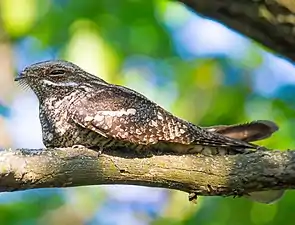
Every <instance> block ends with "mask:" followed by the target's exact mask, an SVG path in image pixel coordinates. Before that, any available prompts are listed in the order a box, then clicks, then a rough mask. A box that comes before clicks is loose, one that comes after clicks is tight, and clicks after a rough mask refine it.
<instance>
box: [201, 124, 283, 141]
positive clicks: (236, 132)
mask: <svg viewBox="0 0 295 225" xmlns="http://www.w3.org/2000/svg"><path fill="white" fill-rule="evenodd" d="M205 129H206V130H207V131H210V132H215V133H218V134H222V135H224V136H227V137H230V138H233V139H237V140H241V141H245V142H252V141H258V140H262V139H266V138H268V137H270V136H271V135H272V134H273V133H274V132H276V131H278V130H279V127H278V126H277V125H276V124H275V123H274V122H272V121H269V120H256V121H252V122H250V123H244V124H235V125H220V126H213V127H205Z"/></svg>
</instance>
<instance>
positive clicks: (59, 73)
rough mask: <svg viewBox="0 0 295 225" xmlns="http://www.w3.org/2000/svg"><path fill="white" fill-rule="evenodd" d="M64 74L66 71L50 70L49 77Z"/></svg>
mask: <svg viewBox="0 0 295 225" xmlns="http://www.w3.org/2000/svg"><path fill="white" fill-rule="evenodd" d="M65 73H66V71H64V70H52V71H51V72H50V75H54V76H60V75H64V74H65Z"/></svg>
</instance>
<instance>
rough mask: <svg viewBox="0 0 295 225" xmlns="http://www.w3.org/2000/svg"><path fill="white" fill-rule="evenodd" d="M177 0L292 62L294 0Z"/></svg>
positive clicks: (294, 23) (294, 19)
mask: <svg viewBox="0 0 295 225" xmlns="http://www.w3.org/2000/svg"><path fill="white" fill-rule="evenodd" d="M179 1H180V2H182V3H184V4H185V5H187V6H189V7H191V8H192V9H193V10H195V11H196V12H198V13H200V14H202V15H204V16H205V17H209V18H212V19H214V20H217V21H219V22H221V23H222V24H224V25H226V26H228V27H230V28H232V29H234V30H236V31H238V32H240V33H242V34H244V35H246V36H248V37H250V38H253V39H254V40H256V41H257V42H259V43H261V44H263V45H264V46H266V47H268V48H270V49H272V50H274V51H276V52H277V53H279V54H281V55H283V56H285V57H287V58H289V59H291V60H293V61H294V62H295V1H293V0H179Z"/></svg>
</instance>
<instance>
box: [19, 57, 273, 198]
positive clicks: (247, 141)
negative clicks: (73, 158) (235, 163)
mask: <svg viewBox="0 0 295 225" xmlns="http://www.w3.org/2000/svg"><path fill="white" fill-rule="evenodd" d="M15 81H18V82H20V84H21V85H22V86H24V87H29V88H31V89H32V90H33V92H34V93H35V94H36V96H37V98H38V100H39V118H40V123H41V127H42V137H43V143H44V145H45V146H46V147H47V148H55V147H57V148H65V147H73V146H83V147H87V148H92V149H96V150H97V151H98V152H100V153H101V152H102V151H107V149H108V148H125V149H128V150H134V151H135V152H137V153H145V152H163V153H174V154H182V155H184V154H203V155H210V156H214V155H233V154H243V153H248V152H252V151H255V150H259V149H261V148H262V147H261V146H258V145H256V144H253V143H251V142H253V141H257V140H261V139H265V138H268V137H270V136H271V135H272V134H273V133H274V132H276V131H277V130H278V126H277V125H276V124H275V123H274V122H272V121H269V120H256V121H252V122H249V123H244V124H235V125H219V126H211V127H200V126H197V125H195V124H193V123H190V122H189V121H186V120H184V119H182V118H179V117H177V116H175V115H173V114H172V113H170V112H168V111H167V110H165V109H164V108H162V107H161V106H159V105H158V104H156V103H155V102H153V101H151V100H149V99H148V98H146V97H145V96H144V95H143V94H141V93H139V92H137V91H135V90H132V89H130V88H128V87H124V86H121V85H116V84H111V83H108V82H106V81H105V80H103V79H101V78H99V77H98V76H95V75H93V74H90V73H88V72H86V71H84V70H83V69H82V68H81V67H79V66H78V65H76V64H74V63H71V62H68V61H65V60H49V61H43V62H39V63H35V64H32V65H29V66H27V67H26V68H24V69H23V70H22V71H21V73H20V74H19V76H17V77H16V78H15ZM273 196H274V195H273ZM276 198H277V196H275V197H273V198H268V199H267V201H269V202H271V201H273V200H275V199H276Z"/></svg>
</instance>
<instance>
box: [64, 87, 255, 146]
mask: <svg viewBox="0 0 295 225" xmlns="http://www.w3.org/2000/svg"><path fill="white" fill-rule="evenodd" d="M68 111H69V114H70V115H71V118H72V119H73V120H74V122H76V123H77V124H79V125H80V126H82V127H84V128H86V129H90V130H92V131H94V132H96V133H98V134H100V135H102V136H104V137H106V138H114V139H118V140H122V141H126V142H131V143H136V144H141V145H149V144H156V143H157V142H165V143H178V144H183V145H190V144H192V145H207V146H221V147H229V148H231V147H232V148H241V149H244V148H256V146H254V145H251V144H248V143H247V142H243V141H239V140H235V139H232V138H229V137H226V136H223V135H220V134H217V133H215V132H208V131H206V130H205V129H202V128H200V127H198V126H195V125H193V124H191V123H189V122H187V121H184V120H182V119H180V118H178V117H175V116H173V115H172V114H170V113H169V112H167V111H166V110H164V109H163V108H161V107H160V106H158V105H157V104H156V103H154V102H152V101H150V100H148V99H147V98H146V97H144V96H143V95H141V94H139V93H137V92H135V91H132V90H130V89H128V88H125V87H121V86H116V85H108V86H104V87H103V88H100V89H98V90H94V89H92V90H89V89H88V90H87V92H85V94H84V95H80V96H79V97H78V98H77V99H75V100H73V102H72V104H71V106H70V107H69V110H68Z"/></svg>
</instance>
